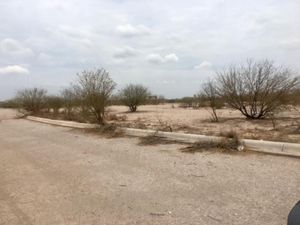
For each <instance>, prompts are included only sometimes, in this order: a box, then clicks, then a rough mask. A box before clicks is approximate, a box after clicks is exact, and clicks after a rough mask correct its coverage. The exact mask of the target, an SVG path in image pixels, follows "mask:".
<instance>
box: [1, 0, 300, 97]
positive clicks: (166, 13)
mask: <svg viewBox="0 0 300 225" xmlns="http://www.w3.org/2000/svg"><path fill="white" fill-rule="evenodd" d="M299 12H300V1H299V0H284V1H283V0H185V1H183V0H151V1H150V0H147V1H146V0H63V1H62V0H0V21H1V24H0V99H5V98H9V97H11V96H13V95H14V94H15V93H16V90H18V89H20V88H25V87H32V86H37V87H43V88H47V89H48V90H49V92H50V93H58V92H59V90H61V89H62V88H64V87H66V86H68V84H69V83H70V82H72V81H74V79H75V78H76V73H77V72H80V71H82V70H84V69H93V68H98V67H100V68H101V67H103V68H105V69H106V70H108V71H109V72H110V74H111V76H112V78H113V79H114V80H115V81H116V82H117V83H118V89H120V88H122V87H123V86H124V85H125V84H128V83H141V84H144V85H146V86H148V87H149V88H150V89H151V91H152V92H153V93H155V94H162V95H164V96H166V97H182V96H189V95H193V94H195V93H196V92H197V91H198V90H199V89H200V85H201V83H202V82H204V81H205V80H206V79H207V78H208V77H213V76H214V74H215V71H217V70H220V69H223V68H224V67H226V66H227V65H229V64H231V63H240V62H243V61H245V60H246V59H247V58H253V59H257V60H259V59H264V58H268V59H271V60H274V61H275V62H276V63H278V64H284V65H287V66H290V67H292V68H294V70H295V71H300V13H299Z"/></svg>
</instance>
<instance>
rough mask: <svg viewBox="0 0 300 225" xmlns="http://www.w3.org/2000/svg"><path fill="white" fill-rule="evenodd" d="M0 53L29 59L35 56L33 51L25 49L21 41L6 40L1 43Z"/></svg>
mask: <svg viewBox="0 0 300 225" xmlns="http://www.w3.org/2000/svg"><path fill="white" fill-rule="evenodd" d="M0 52H1V53H3V54H9V55H15V56H22V57H28V56H32V55H33V51H32V50H31V49H30V48H28V47H24V46H23V45H22V44H21V43H20V42H19V41H17V40H14V39H10V38H6V39H4V40H2V41H1V42H0Z"/></svg>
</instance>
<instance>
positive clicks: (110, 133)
mask: <svg viewBox="0 0 300 225" xmlns="http://www.w3.org/2000/svg"><path fill="white" fill-rule="evenodd" d="M85 132H87V133H93V134H97V135H100V136H103V137H106V138H117V137H123V136H124V135H125V134H124V132H123V130H122V129H120V128H119V127H118V126H117V125H115V124H113V123H110V124H104V125H102V126H101V127H99V128H90V129H85Z"/></svg>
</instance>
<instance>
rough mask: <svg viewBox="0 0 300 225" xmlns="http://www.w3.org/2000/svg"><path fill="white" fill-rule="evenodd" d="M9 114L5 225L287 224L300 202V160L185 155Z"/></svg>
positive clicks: (1, 208)
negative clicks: (293, 207) (289, 213)
mask: <svg viewBox="0 0 300 225" xmlns="http://www.w3.org/2000/svg"><path fill="white" fill-rule="evenodd" d="M4 114H5V113H2V116H3V115H4ZM0 116H1V114H0ZM9 118H10V117H7V116H6V117H5V120H2V121H1V122H0V225H17V224H18V225H19V224H20V225H21V224H22V225H31V224H34V225H35V224H37V225H50V224H51V225H52V224H53V225H54V224H55V225H69V224H70V225H83V224H84V225H88V224H95V225H96V224H97V225H98V224H99V225H121V224H124V225H125V224H126V225H134V224H136V225H143V224H147V225H150V224H151V225H154V224H162V225H167V224H170V225H171V224H172V225H177V224H185V225H198V224H199V225H206V224H207V225H216V224H228V225H235V224H236V225H256V224H257V225H284V224H286V218H287V214H288V212H289V210H290V209H291V208H292V206H293V205H294V204H295V203H296V202H297V201H298V200H300V159H296V158H288V157H279V156H271V155H263V154H254V153H253V154H241V155H229V154H221V153H209V152H206V153H196V154H188V153H182V152H180V151H179V149H180V148H181V147H182V146H180V145H174V144H172V145H159V146H140V145H138V140H137V139H136V138H114V139H106V138H102V137H99V136H96V135H92V134H85V133H83V132H82V131H78V130H72V129H69V128H62V127H56V126H50V125H45V124H41V123H36V122H30V121H27V120H24V119H9ZM2 119H3V118H2ZM7 119H9V120H7Z"/></svg>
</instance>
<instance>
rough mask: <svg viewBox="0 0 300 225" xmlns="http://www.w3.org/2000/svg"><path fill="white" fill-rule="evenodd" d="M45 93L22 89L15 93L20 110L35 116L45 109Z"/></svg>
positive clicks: (33, 89) (37, 89)
mask: <svg viewBox="0 0 300 225" xmlns="http://www.w3.org/2000/svg"><path fill="white" fill-rule="evenodd" d="M46 93H47V91H46V90H45V89H40V88H32V89H24V90H21V91H19V92H18V93H17V96H16V101H17V103H18V106H19V107H20V108H21V109H24V110H26V111H27V112H29V113H33V114H36V113H39V112H40V111H41V110H42V109H43V108H44V107H45V103H46Z"/></svg>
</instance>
